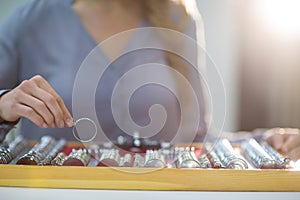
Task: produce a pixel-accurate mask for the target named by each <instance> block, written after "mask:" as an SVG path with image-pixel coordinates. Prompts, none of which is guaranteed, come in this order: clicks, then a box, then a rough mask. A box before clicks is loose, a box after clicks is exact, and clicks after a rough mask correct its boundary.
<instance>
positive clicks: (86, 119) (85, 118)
mask: <svg viewBox="0 0 300 200" xmlns="http://www.w3.org/2000/svg"><path fill="white" fill-rule="evenodd" d="M81 121H88V122H91V123H92V124H93V125H94V127H95V133H94V135H93V137H91V138H90V139H88V140H82V139H80V138H79V137H78V136H76V134H75V129H76V126H77V125H78V124H79V122H81ZM72 133H73V136H74V137H75V138H76V139H77V140H78V141H80V142H91V141H92V140H94V139H95V137H96V135H97V125H96V123H95V122H94V121H93V120H91V119H90V118H87V117H84V118H80V119H77V120H76V121H75V122H74V126H73V129H72Z"/></svg>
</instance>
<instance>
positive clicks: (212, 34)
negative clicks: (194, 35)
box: [197, 0, 239, 131]
mask: <svg viewBox="0 0 300 200" xmlns="http://www.w3.org/2000/svg"><path fill="white" fill-rule="evenodd" d="M197 3H198V7H199V11H200V13H201V15H202V18H203V21H204V28H205V34H206V49H207V52H208V54H209V55H210V56H211V58H212V59H213V61H214V62H215V63H216V66H217V68H218V69H219V71H220V73H221V76H222V78H223V81H224V84H225V85H224V87H225V91H226V102H227V105H226V110H227V114H226V115H227V117H226V120H225V126H224V130H226V131H236V130H237V129H238V108H239V105H238V103H239V99H238V96H239V95H238V72H237V69H238V67H237V64H238V63H237V62H238V49H237V47H238V37H237V36H238V35H237V30H236V29H237V27H236V24H237V23H236V21H235V15H234V13H235V10H234V0H222V1H220V0H197ZM220 101H222V99H220ZM215 114H217V116H216V117H217V118H221V117H222V113H218V112H215Z"/></svg>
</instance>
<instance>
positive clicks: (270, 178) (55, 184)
mask: <svg viewBox="0 0 300 200" xmlns="http://www.w3.org/2000/svg"><path fill="white" fill-rule="evenodd" d="M120 169H121V170H122V169H123V170H124V169H125V170H126V171H127V172H123V171H120ZM145 170H146V171H147V170H148V169H136V168H115V169H113V168H108V167H69V166H68V167H67V166H64V167H57V166H17V165H0V172H1V173H0V186H9V187H36V188H81V189H118V190H184V191H298V192H299V191H300V171H293V170H217V169H194V170H190V169H160V170H155V171H152V172H146V171H145Z"/></svg>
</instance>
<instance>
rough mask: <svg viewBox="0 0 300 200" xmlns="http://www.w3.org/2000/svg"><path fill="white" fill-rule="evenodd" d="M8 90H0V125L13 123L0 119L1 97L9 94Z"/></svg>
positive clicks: (0, 115)
mask: <svg viewBox="0 0 300 200" xmlns="http://www.w3.org/2000/svg"><path fill="white" fill-rule="evenodd" d="M9 91H10V90H0V124H6V123H13V122H8V121H6V120H5V119H3V117H2V109H1V107H2V106H1V105H2V103H1V99H2V96H3V95H5V94H6V93H7V92H9Z"/></svg>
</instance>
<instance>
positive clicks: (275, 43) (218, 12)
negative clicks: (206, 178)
mask: <svg viewBox="0 0 300 200" xmlns="http://www.w3.org/2000/svg"><path fill="white" fill-rule="evenodd" d="M26 1H28V0H0V23H1V21H2V20H3V18H4V17H5V16H6V15H7V14H8V13H9V12H10V11H11V10H12V9H13V8H14V7H15V6H17V5H18V4H20V3H23V2H26ZM187 1H189V0H187ZM197 3H198V8H199V10H200V13H201V15H202V18H203V21H204V26H205V34H206V48H207V52H208V53H209V55H210V56H211V58H212V59H213V60H214V62H215V63H216V65H217V67H218V69H219V71H220V72H221V75H222V78H223V80H224V84H225V90H226V96H227V104H226V110H227V116H226V119H225V126H224V130H225V131H238V130H253V129H255V128H271V127H294V128H300V87H298V84H299V83H300V81H299V78H300V12H299V10H300V1H299V0H251V1H241V0H222V1H220V0H197ZM220 101H223V100H222V99H221V100H220ZM216 114H217V115H218V112H216ZM216 117H217V118H218V117H220V118H221V117H222V115H220V116H216Z"/></svg>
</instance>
